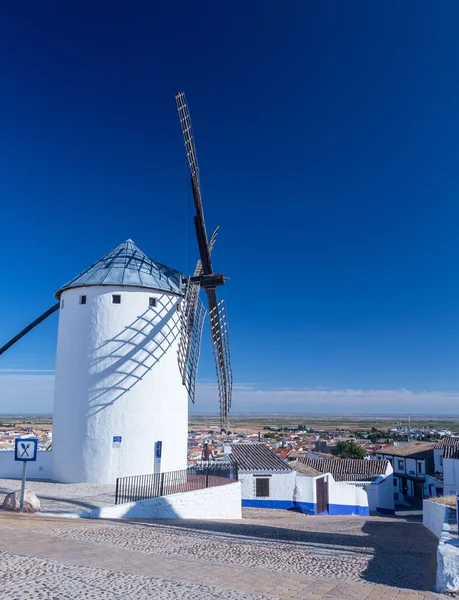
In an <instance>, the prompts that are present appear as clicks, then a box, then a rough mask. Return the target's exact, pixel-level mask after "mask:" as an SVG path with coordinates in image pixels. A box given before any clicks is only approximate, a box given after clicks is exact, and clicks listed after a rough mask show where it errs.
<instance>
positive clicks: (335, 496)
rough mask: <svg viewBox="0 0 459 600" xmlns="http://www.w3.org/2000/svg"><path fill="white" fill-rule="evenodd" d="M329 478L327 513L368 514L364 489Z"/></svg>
mask: <svg viewBox="0 0 459 600" xmlns="http://www.w3.org/2000/svg"><path fill="white" fill-rule="evenodd" d="M330 479H331V481H330V480H329V506H328V514H329V515H369V514H370V510H369V506H368V496H367V493H366V491H365V490H364V489H363V488H361V487H358V486H356V485H350V484H348V483H343V482H341V481H335V480H334V479H333V478H332V477H331V476H330Z"/></svg>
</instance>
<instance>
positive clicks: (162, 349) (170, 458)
mask: <svg viewBox="0 0 459 600" xmlns="http://www.w3.org/2000/svg"><path fill="white" fill-rule="evenodd" d="M176 101H177V108H178V112H179V117H180V123H181V126H182V132H183V135H184V140H185V147H186V151H187V157H188V162H189V165H190V171H191V183H192V190H193V197H194V201H195V207H196V216H195V217H194V223H195V228H196V234H197V240H198V246H199V252H200V260H199V261H198V263H197V265H196V269H195V272H194V274H193V276H191V277H184V276H183V275H182V274H181V273H180V272H179V271H177V270H175V269H171V268H169V267H166V266H165V265H163V264H161V263H159V262H157V261H155V260H153V259H151V258H149V257H148V256H146V255H145V254H144V253H143V252H142V251H141V250H140V249H139V248H138V247H137V246H136V245H135V244H134V242H132V241H131V240H127V241H126V242H124V243H123V244H121V245H120V246H118V247H117V248H115V250H113V251H112V252H110V253H109V254H107V255H106V256H105V257H103V258H102V259H101V260H99V261H98V262H96V263H95V264H94V265H92V266H91V267H89V268H88V269H86V270H85V271H83V273H81V274H80V275H78V276H77V277H75V278H74V279H72V280H71V281H70V282H69V283H67V284H66V285H64V286H62V287H61V288H59V290H58V291H57V292H56V298H57V299H58V300H59V302H58V303H57V304H55V305H54V306H53V307H51V308H50V309H49V310H48V311H46V313H44V314H43V315H42V316H41V317H39V318H38V319H36V321H34V322H33V323H31V324H30V325H29V326H28V327H26V328H25V329H24V330H23V331H21V332H20V333H19V334H18V335H17V336H15V337H14V338H13V339H12V340H10V341H9V342H8V343H7V344H5V346H3V347H2V348H0V354H2V353H3V352H4V351H5V350H7V349H8V348H9V347H11V346H12V345H13V344H14V343H16V342H17V341H18V340H19V339H21V338H22V337H23V336H24V335H25V334H26V333H28V332H29V331H30V330H31V329H33V328H34V327H35V326H36V325H38V324H39V323H40V322H41V321H43V320H44V319H45V318H47V317H48V316H49V315H51V314H52V313H53V312H55V311H57V310H59V333H58V345H57V359H56V383H55V400H54V413H53V450H52V451H53V479H55V480H57V481H64V482H75V483H79V482H89V483H114V482H115V480H116V478H117V477H125V476H130V475H141V474H148V473H152V472H154V471H157V470H161V471H162V472H166V471H177V470H182V469H185V468H186V464H187V428H188V400H189V399H190V400H191V401H192V402H194V395H195V381H196V373H197V368H198V362H199V352H200V344H201V334H202V325H203V321H204V317H205V310H204V307H203V305H202V303H201V301H200V299H199V291H200V288H201V287H203V288H204V289H205V292H206V294H207V298H208V305H209V316H210V325H211V335H212V343H213V348H214V357H215V361H216V369H217V381H218V390H219V398H220V416H221V422H222V424H224V423H225V422H226V420H227V418H228V411H229V408H230V405H231V386H232V375H231V366H230V361H229V345H228V336H227V322H226V315H225V307H224V304H223V301H221V302H220V303H218V301H217V296H216V287H217V286H219V285H223V283H224V277H223V275H221V274H214V273H213V270H212V263H211V259H210V254H211V250H212V247H213V244H214V242H215V237H216V231H215V232H214V234H213V235H212V236H211V239H210V240H208V238H207V233H206V228H205V223H204V214H203V208H202V200H201V192H200V182H199V169H198V165H197V160H196V150H195V146H194V140H193V135H192V129H191V121H190V116H189V111H188V107H187V104H186V101H185V96H184V94H183V93H179V94H177V95H176ZM158 443H161V447H162V453H161V454H162V457H161V464H160V466H159V468H158V463H157V461H155V447H157V444H158Z"/></svg>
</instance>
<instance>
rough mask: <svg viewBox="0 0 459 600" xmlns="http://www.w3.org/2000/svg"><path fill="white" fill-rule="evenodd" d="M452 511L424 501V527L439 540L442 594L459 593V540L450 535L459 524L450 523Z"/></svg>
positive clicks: (439, 582) (438, 576)
mask: <svg viewBox="0 0 459 600" xmlns="http://www.w3.org/2000/svg"><path fill="white" fill-rule="evenodd" d="M450 511H451V509H450V508H449V507H447V506H445V505H444V504H439V503H438V502H432V501H430V500H424V503H423V524H424V527H426V528H427V529H428V530H429V531H431V532H432V533H433V534H434V535H435V537H437V538H439V541H438V548H437V578H436V591H437V592H440V593H443V592H456V591H459V540H457V539H456V538H453V537H452V536H451V533H450V532H451V529H452V530H453V531H457V524H454V525H451V524H449V523H448V520H449V516H450ZM456 519H457V515H456ZM456 523H457V521H456Z"/></svg>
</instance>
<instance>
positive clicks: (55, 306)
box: [0, 302, 60, 355]
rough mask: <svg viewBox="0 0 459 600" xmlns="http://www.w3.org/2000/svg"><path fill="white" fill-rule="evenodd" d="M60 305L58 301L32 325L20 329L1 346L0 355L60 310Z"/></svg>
mask: <svg viewBox="0 0 459 600" xmlns="http://www.w3.org/2000/svg"><path fill="white" fill-rule="evenodd" d="M59 306H60V303H59V302H57V303H56V304H54V305H53V306H51V308H49V309H48V310H47V311H46V312H44V313H43V314H42V315H40V316H39V317H38V319H35V321H32V323H30V325H27V327H25V328H24V329H23V330H22V331H20V332H19V333H18V334H17V335H15V336H14V338H12V339H11V340H10V341H9V342H7V343H6V344H5V345H4V346H2V347H1V348H0V355H1V354H3V353H4V352H6V351H7V350H8V348H11V346H13V344H15V343H16V342H19V340H20V339H21V338H22V337H24V336H25V335H26V334H27V333H29V331H32V329H33V328H34V327H36V326H37V325H39V324H40V323H41V322H42V321H44V320H45V319H47V318H48V317H49V316H50V315H52V314H53V313H55V312H56V310H58V308H59Z"/></svg>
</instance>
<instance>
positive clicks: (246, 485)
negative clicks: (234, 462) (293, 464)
mask: <svg viewBox="0 0 459 600" xmlns="http://www.w3.org/2000/svg"><path fill="white" fill-rule="evenodd" d="M295 476H296V473H295V471H290V472H285V473H265V474H263V473H262V472H260V473H244V472H241V471H239V475H238V479H239V481H240V482H241V487H242V506H244V507H248V508H284V509H294V508H295V504H294V500H293V498H294V493H295ZM258 478H261V479H264V478H266V479H269V497H267V498H257V496H256V480H257V479H258Z"/></svg>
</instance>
